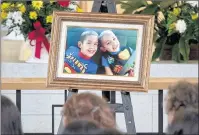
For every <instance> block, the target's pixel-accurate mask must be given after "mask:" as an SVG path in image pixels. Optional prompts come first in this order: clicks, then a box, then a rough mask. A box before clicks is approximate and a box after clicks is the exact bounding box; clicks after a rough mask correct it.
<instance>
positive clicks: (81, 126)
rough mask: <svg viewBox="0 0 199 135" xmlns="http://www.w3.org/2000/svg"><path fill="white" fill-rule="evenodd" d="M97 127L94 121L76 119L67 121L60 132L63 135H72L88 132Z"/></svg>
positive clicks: (85, 134)
mask: <svg viewBox="0 0 199 135" xmlns="http://www.w3.org/2000/svg"><path fill="white" fill-rule="evenodd" d="M97 129H99V126H98V125H97V124H95V123H94V122H91V121H87V120H77V121H73V122H71V123H69V124H68V125H67V126H66V128H64V130H63V132H62V134H63V135H72V134H74V135H75V134H76V135H79V134H84V135H87V134H90V133H93V131H95V130H97Z"/></svg>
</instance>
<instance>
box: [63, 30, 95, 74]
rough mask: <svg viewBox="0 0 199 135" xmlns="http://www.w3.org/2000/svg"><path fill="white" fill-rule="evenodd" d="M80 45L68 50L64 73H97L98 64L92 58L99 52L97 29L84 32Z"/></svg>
mask: <svg viewBox="0 0 199 135" xmlns="http://www.w3.org/2000/svg"><path fill="white" fill-rule="evenodd" d="M78 47H79V48H77V47H75V46H71V47H69V48H68V49H67V50H66V53H65V58H64V73H88V74H96V71H97V68H98V66H97V64H96V63H94V61H93V60H92V59H91V58H92V56H93V55H94V54H95V53H96V52H97V48H98V34H97V33H96V32H95V31H85V32H83V33H82V34H81V37H80V41H79V42H78Z"/></svg>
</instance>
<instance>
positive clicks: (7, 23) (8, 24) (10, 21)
mask: <svg viewBox="0 0 199 135" xmlns="http://www.w3.org/2000/svg"><path fill="white" fill-rule="evenodd" d="M13 25H14V24H13V22H12V20H11V19H7V20H6V26H7V27H8V28H9V27H12V26H13Z"/></svg>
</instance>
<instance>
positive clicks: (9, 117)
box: [1, 95, 23, 135]
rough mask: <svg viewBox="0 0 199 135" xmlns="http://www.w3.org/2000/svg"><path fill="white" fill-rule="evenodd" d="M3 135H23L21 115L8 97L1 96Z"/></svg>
mask: <svg viewBox="0 0 199 135" xmlns="http://www.w3.org/2000/svg"><path fill="white" fill-rule="evenodd" d="M1 134H2V135H21V134H23V131H22V125H21V114H20V112H19V110H18V108H17V107H16V106H15V104H14V103H13V102H12V101H11V100H10V99H9V98H7V97H5V96H3V95H1Z"/></svg>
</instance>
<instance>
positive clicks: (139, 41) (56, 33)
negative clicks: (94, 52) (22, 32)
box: [46, 11, 154, 91]
mask: <svg viewBox="0 0 199 135" xmlns="http://www.w3.org/2000/svg"><path fill="white" fill-rule="evenodd" d="M153 27H154V16H151V15H119V14H110V13H68V12H63V11H55V12H53V23H52V31H51V41H50V44H51V48H50V53H49V63H48V75H47V82H46V83H47V87H56V88H63V89H67V88H71V89H93V90H113V91H117V90H118V91H121V90H124V91H147V90H148V82H149V75H150V63H151V57H152V44H153ZM75 28H79V29H80V28H85V29H88V28H92V29H95V28H96V29H97V28H99V29H104V30H106V29H111V30H117V29H119V30H118V31H120V30H121V31H123V33H127V32H124V31H125V30H128V32H129V33H130V32H132V31H133V30H134V31H133V32H134V33H136V38H135V40H136V41H135V40H130V41H134V42H135V43H136V45H135V46H136V49H135V50H136V51H134V54H135V59H134V62H135V65H134V70H133V71H134V76H133V77H132V76H124V75H106V74H105V73H104V74H97V73H96V74H89V73H85V74H82V73H64V72H63V70H64V67H63V65H64V61H65V57H66V56H65V55H66V51H67V47H68V46H69V45H68V42H69V40H72V39H76V37H77V36H75V37H72V38H71V36H70V33H71V32H70V33H69V30H73V29H75ZM74 31H75V30H73V33H75V32H74ZM68 33H69V34H68ZM68 36H70V37H68ZM123 37H125V36H122V38H123ZM125 39H126V38H125ZM128 39H132V38H131V37H130V38H128ZM76 40H79V39H76ZM125 41H126V40H125ZM126 42H128V41H126ZM126 42H125V43H126ZM78 43H79V42H78ZM129 44H131V43H129ZM99 58H100V61H101V56H99ZM97 66H98V68H99V64H98V65H97ZM102 67H103V66H102Z"/></svg>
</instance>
